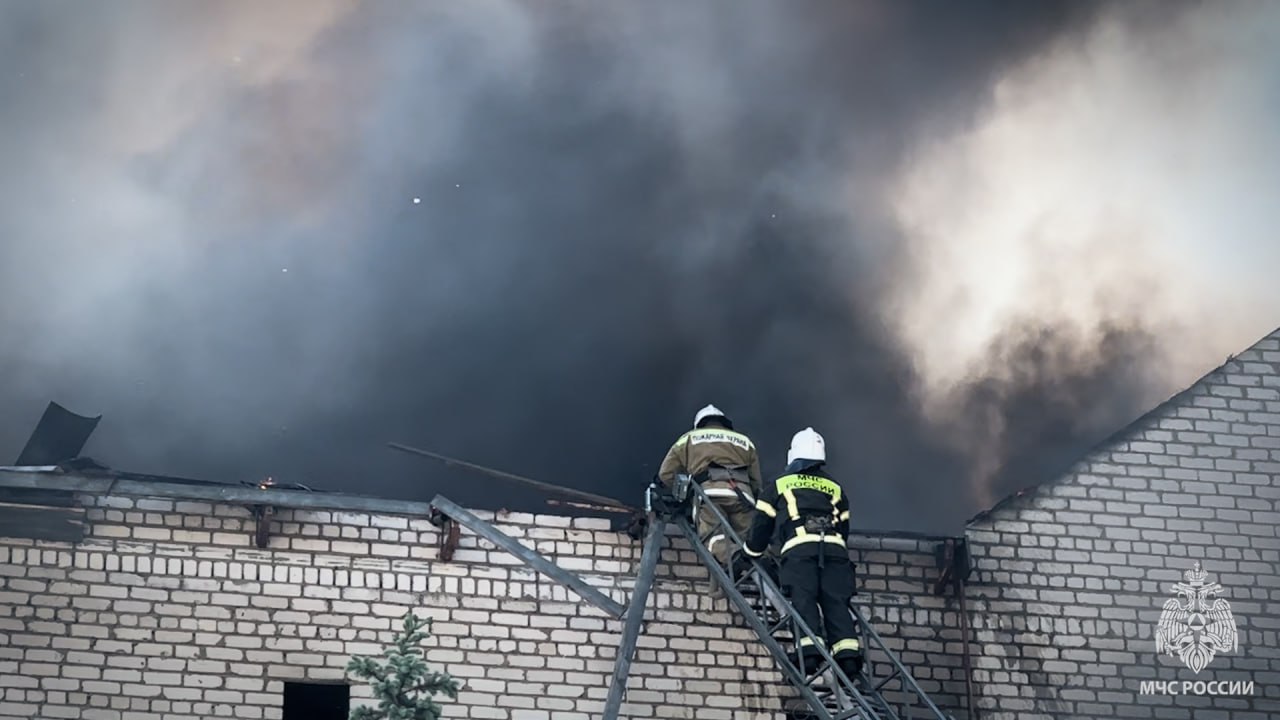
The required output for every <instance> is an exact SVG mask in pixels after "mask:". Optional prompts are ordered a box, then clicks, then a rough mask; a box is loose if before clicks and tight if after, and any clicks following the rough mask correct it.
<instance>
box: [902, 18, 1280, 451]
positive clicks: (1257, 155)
mask: <svg viewBox="0 0 1280 720" xmlns="http://www.w3.org/2000/svg"><path fill="white" fill-rule="evenodd" d="M1129 9H1130V8H1127V7H1124V6H1120V7H1116V8H1114V9H1113V10H1112V11H1111V12H1109V13H1108V14H1106V15H1104V16H1103V17H1102V19H1101V20H1100V21H1099V22H1098V23H1097V25H1096V26H1095V27H1094V28H1093V29H1092V30H1091V31H1090V32H1088V33H1087V34H1085V35H1083V36H1077V37H1069V38H1066V39H1063V40H1060V41H1059V42H1058V43H1057V44H1056V45H1055V46H1054V47H1052V48H1051V49H1049V50H1048V51H1046V52H1044V53H1042V54H1039V55H1037V56H1036V57H1034V58H1033V59H1031V60H1030V61H1028V62H1026V63H1024V64H1023V65H1021V66H1019V67H1016V68H1014V69H1012V70H1011V71H1010V72H1008V73H1006V74H1004V75H1003V76H1002V77H1000V78H998V81H997V82H996V83H995V85H994V87H993V88H992V92H991V98H990V102H989V104H988V107H987V108H986V109H985V111H984V112H982V113H981V115H980V117H979V119H978V121H977V122H976V124H975V125H974V126H973V127H972V128H971V129H968V130H967V131H965V132H961V133H958V134H955V135H952V136H948V137H940V138H936V139H934V140H933V141H931V142H928V143H925V144H923V145H922V146H920V147H919V148H918V150H917V152H915V153H914V154H913V156H912V158H911V159H910V161H909V162H907V163H906V164H905V165H904V166H903V168H902V171H901V174H900V176H899V177H898V178H897V179H896V182H894V183H893V185H892V187H891V189H890V191H889V193H888V195H887V198H888V201H889V202H890V203H891V206H892V207H893V209H894V212H895V215H896V217H897V219H898V222H899V224H900V228H901V231H902V233H903V235H904V236H905V238H906V240H907V242H908V243H909V244H910V247H911V252H912V255H913V258H912V265H913V276H912V277H911V278H910V280H909V281H907V282H903V283H902V284H901V285H900V286H899V287H898V288H897V293H896V295H897V296H896V298H894V299H893V301H892V302H891V303H889V304H887V305H886V306H885V308H884V309H883V315H884V317H885V320H886V322H887V323H889V324H890V325H891V326H892V327H895V328H896V330H897V332H898V334H899V335H900V337H901V339H902V341H903V342H904V343H905V345H906V346H907V347H908V348H909V349H910V351H911V354H912V356H913V358H914V359H915V362H916V364H917V369H918V371H919V372H920V374H921V383H922V388H921V403H922V405H923V407H924V408H925V410H926V412H927V413H928V414H929V415H930V416H931V417H932V418H933V419H934V420H935V421H937V422H938V423H940V424H941V425H943V426H946V427H951V428H956V427H964V426H965V425H966V424H969V423H976V424H979V425H981V424H982V423H983V422H994V423H996V424H995V425H994V426H992V427H988V428H987V431H988V438H987V440H988V442H987V444H986V446H983V447H972V448H970V449H971V450H972V451H973V453H974V454H975V455H982V454H988V455H990V456H993V457H998V456H999V450H1000V448H999V447H998V446H999V441H1000V437H1001V436H1002V435H1003V431H1004V428H1003V427H1002V426H1000V425H999V422H1000V419H999V418H994V419H992V418H963V417H956V416H955V413H956V412H957V411H958V410H957V408H958V407H959V405H958V404H956V403H955V402H954V401H955V400H956V398H955V395H954V393H955V392H958V391H960V390H961V389H962V388H964V387H965V386H966V384H968V383H972V382H974V381H975V380H982V379H989V378H995V379H999V380H1005V381H1009V380H1013V381H1015V382H1016V378H1015V377H1013V376H1014V375H1015V374H1016V373H1017V372H1018V368H1016V367H1013V366H1010V365H1008V364H1005V363H1004V362H1003V360H1004V358H1002V357H1000V356H999V353H998V351H997V350H996V349H995V347H996V345H998V343H999V341H1000V340H1001V339H1002V338H1003V335H1004V334H1005V333H1007V332H1008V329H1009V328H1011V327H1017V326H1018V325H1019V324H1021V323H1026V324H1029V325H1030V326H1032V327H1053V328H1056V329H1058V330H1059V331H1061V330H1063V329H1067V330H1068V332H1070V333H1071V334H1072V335H1074V336H1075V337H1076V340H1077V341H1076V343H1074V345H1073V349H1074V352H1073V353H1071V355H1070V356H1067V357H1062V358H1060V359H1059V360H1060V362H1062V363H1064V364H1066V365H1070V366H1073V367H1077V368H1087V367H1088V364H1089V363H1091V362H1096V361H1098V359H1099V358H1100V356H1101V353H1098V352H1096V351H1097V346H1098V343H1099V342H1101V340H1102V338H1103V336H1104V333H1105V331H1106V329H1107V328H1114V327H1121V328H1141V329H1144V330H1146V331H1151V332H1154V333H1155V334H1156V337H1157V343H1158V347H1159V352H1160V353H1161V357H1160V360H1159V361H1158V362H1153V363H1151V368H1152V371H1153V373H1155V375H1154V376H1153V377H1152V378H1151V381H1152V386H1151V392H1152V394H1153V395H1152V396H1153V398H1154V397H1156V396H1159V395H1160V394H1161V393H1163V394H1166V395H1167V394H1168V393H1169V392H1170V391H1172V390H1174V389H1176V388H1180V387H1183V386H1186V385H1188V384H1190V382H1191V381H1193V380H1194V379H1195V378H1196V377H1198V376H1199V375H1200V374H1202V373H1203V372H1205V371H1207V370H1208V369H1210V368H1211V367H1214V366H1216V365H1218V364H1221V362H1222V361H1223V360H1225V358H1226V357H1227V355H1229V354H1230V353H1233V352H1236V351H1238V350H1240V349H1243V348H1244V347H1247V346H1248V345H1250V344H1252V342H1254V341H1255V340H1257V339H1258V338H1259V337H1261V336H1263V335H1265V334H1266V333H1268V332H1270V331H1271V330H1273V329H1274V328H1275V327H1276V326H1277V325H1280V284H1277V283H1276V282H1275V268H1276V267H1278V266H1280V241H1278V240H1277V235H1276V233H1277V228H1280V203H1278V202H1276V197H1277V196H1276V193H1277V191H1280V163H1277V162H1276V159H1277V158H1280V134H1278V133H1276V132H1275V128H1276V125H1275V120H1274V118H1275V115H1276V111H1277V109H1280V106H1278V105H1277V96H1276V95H1275V88H1276V87H1280V43H1277V42H1276V38H1277V35H1276V30H1275V29H1276V28H1280V5H1277V4H1275V3H1266V2H1255V3H1229V4H1228V3H1207V4H1204V5H1199V6H1196V7H1195V8H1194V9H1191V10H1187V11H1185V12H1181V13H1178V14H1176V15H1174V16H1171V17H1159V18H1154V17H1151V16H1146V17H1139V16H1137V15H1135V14H1132V13H1129V12H1128V10H1129ZM960 434H961V435H963V436H964V437H965V439H966V441H971V440H972V438H973V433H972V431H971V430H964V431H962V432H961V433H960Z"/></svg>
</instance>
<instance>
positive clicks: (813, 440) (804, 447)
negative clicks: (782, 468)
mask: <svg viewBox="0 0 1280 720" xmlns="http://www.w3.org/2000/svg"><path fill="white" fill-rule="evenodd" d="M796 460H817V461H818V462H826V461H827V443H826V441H825V440H823V439H822V436H821V435H819V434H818V433H817V431H816V430H814V429H813V428H811V427H808V428H805V429H803V430H801V431H800V432H798V433H796V434H795V436H793V437H792V438H791V449H790V450H788V451H787V464H788V465H790V464H791V463H793V462H795V461H796Z"/></svg>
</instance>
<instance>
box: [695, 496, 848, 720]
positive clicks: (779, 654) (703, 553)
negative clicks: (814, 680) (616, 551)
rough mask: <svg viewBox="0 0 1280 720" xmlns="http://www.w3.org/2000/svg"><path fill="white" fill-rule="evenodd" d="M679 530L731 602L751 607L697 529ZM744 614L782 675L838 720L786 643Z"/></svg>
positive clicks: (828, 718) (827, 718) (821, 710)
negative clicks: (779, 640)
mask: <svg viewBox="0 0 1280 720" xmlns="http://www.w3.org/2000/svg"><path fill="white" fill-rule="evenodd" d="M677 527H679V528H680V530H681V531H682V532H683V533H684V535H685V537H686V538H687V539H688V540H689V542H690V544H691V545H692V546H693V551H694V553H696V554H697V555H698V558H699V559H700V560H702V562H703V564H704V565H706V566H707V569H708V570H710V571H711V572H712V573H713V574H714V575H715V579H716V581H717V582H719V583H720V584H721V587H722V588H723V589H724V592H725V595H726V596H727V597H728V598H729V599H730V601H731V602H733V603H734V605H735V606H737V607H738V608H739V609H741V608H744V607H746V608H749V607H750V603H748V602H747V599H746V598H745V597H743V596H742V593H740V592H738V589H737V587H736V586H735V585H734V583H733V580H732V578H730V577H729V575H728V573H726V572H725V571H724V568H722V567H721V566H720V563H719V562H717V561H716V559H715V556H714V555H712V554H711V551H710V550H708V549H707V548H706V546H705V545H703V544H702V543H700V542H698V532H697V531H696V530H694V529H693V527H692V526H691V525H690V524H689V521H687V520H683V519H682V520H681V521H680V522H678V523H677ZM742 614H743V617H744V619H745V620H746V621H747V623H749V624H750V625H751V627H752V629H753V630H755V631H756V635H757V636H759V638H760V641H761V642H762V643H764V646H765V648H766V649H768V650H769V654H770V655H772V656H773V659H774V661H775V662H777V663H778V664H779V665H780V666H781V667H782V672H783V674H784V675H786V676H787V679H788V680H789V681H790V682H791V685H792V686H793V687H795V688H796V689H797V690H799V691H800V693H801V694H802V695H803V696H804V697H805V700H806V701H807V702H808V703H809V705H810V707H812V708H813V710H814V711H815V712H818V713H820V715H821V717H822V718H823V720H834V718H833V716H832V715H831V713H830V712H829V711H828V710H827V708H826V706H824V705H823V704H822V701H821V700H820V699H819V698H818V696H817V694H816V693H814V691H813V688H811V687H809V683H808V682H806V678H804V677H803V676H802V675H801V673H800V671H799V670H797V669H796V667H795V666H794V665H793V664H792V663H791V659H790V658H789V657H788V656H787V651H786V650H784V649H783V647H782V643H780V642H778V641H777V640H776V639H775V638H774V637H773V636H772V635H770V634H769V632H768V628H767V627H766V626H765V624H764V623H763V622H762V621H761V620H760V618H759V616H758V615H756V614H755V613H754V612H744V613H742ZM868 709H869V708H868Z"/></svg>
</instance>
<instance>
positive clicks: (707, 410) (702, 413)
mask: <svg viewBox="0 0 1280 720" xmlns="http://www.w3.org/2000/svg"><path fill="white" fill-rule="evenodd" d="M709 417H718V418H722V417H725V414H724V413H723V412H722V411H721V410H720V408H718V407H716V406H715V405H708V406H706V407H704V408H702V409H701V410H699V411H698V414H697V415H694V416H693V426H694V427H695V428H697V427H698V423H700V422H702V421H703V420H706V419H707V418H709Z"/></svg>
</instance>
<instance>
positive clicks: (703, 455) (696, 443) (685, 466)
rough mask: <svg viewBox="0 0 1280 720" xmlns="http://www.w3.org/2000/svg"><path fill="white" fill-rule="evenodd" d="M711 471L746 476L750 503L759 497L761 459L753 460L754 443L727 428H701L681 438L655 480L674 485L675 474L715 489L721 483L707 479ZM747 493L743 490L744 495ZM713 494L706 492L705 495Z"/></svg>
mask: <svg viewBox="0 0 1280 720" xmlns="http://www.w3.org/2000/svg"><path fill="white" fill-rule="evenodd" d="M713 468H723V469H726V470H729V471H732V472H733V474H734V475H741V476H745V479H746V480H747V482H748V484H749V485H750V488H749V489H750V493H749V495H750V497H751V498H752V501H753V502H754V498H756V497H759V494H760V492H759V491H760V479H761V478H760V459H759V457H757V456H756V446H755V443H753V442H751V439H750V438H748V437H747V436H746V435H743V434H742V433H740V432H737V431H736V430H729V429H728V428H722V427H704V428H698V429H697V430H690V431H689V432H687V433H685V434H683V435H681V436H680V439H678V440H676V442H675V444H674V445H672V446H671V449H670V450H668V451H667V456H666V457H665V458H663V460H662V466H661V467H660V468H658V479H659V480H661V481H662V482H663V483H664V484H666V485H668V486H670V485H672V484H673V483H674V482H675V479H676V474H678V473H682V472H683V473H686V474H688V475H691V476H693V478H694V479H695V480H697V481H699V482H702V484H703V487H710V488H715V487H717V486H720V485H722V484H723V483H722V482H720V481H718V480H717V478H714V477H712V478H707V477H706V473H708V471H709V470H711V469H713ZM708 480H709V481H708ZM747 489H748V488H742V490H744V491H745V490H747ZM712 494H714V493H711V492H710V491H708V495H712Z"/></svg>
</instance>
